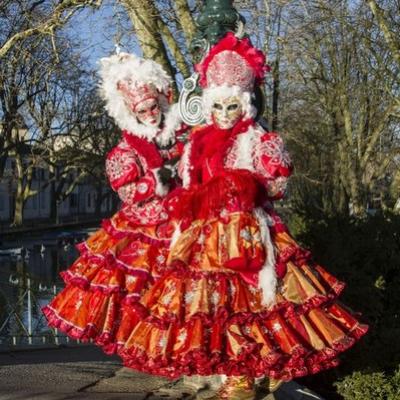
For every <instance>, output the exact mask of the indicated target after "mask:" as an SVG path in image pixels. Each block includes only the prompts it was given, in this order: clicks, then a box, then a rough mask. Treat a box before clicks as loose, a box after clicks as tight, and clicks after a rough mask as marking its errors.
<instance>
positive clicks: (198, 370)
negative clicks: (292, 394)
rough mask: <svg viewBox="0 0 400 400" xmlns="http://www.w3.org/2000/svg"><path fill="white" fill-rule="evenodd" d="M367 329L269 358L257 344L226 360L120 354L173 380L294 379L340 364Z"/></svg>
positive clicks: (204, 355) (204, 354) (203, 355)
mask: <svg viewBox="0 0 400 400" xmlns="http://www.w3.org/2000/svg"><path fill="white" fill-rule="evenodd" d="M367 331H368V328H367V327H366V326H364V325H359V326H358V327H357V329H355V330H353V331H352V332H350V334H349V335H348V336H345V337H344V338H343V339H341V340H340V341H338V342H336V343H334V344H333V345H332V347H329V348H325V349H323V350H320V351H307V350H306V349H305V348H303V347H301V346H300V345H299V346H298V347H297V348H296V349H295V350H294V351H293V352H292V354H284V353H280V352H279V351H278V350H274V351H272V352H271V353H270V354H268V356H266V357H262V356H261V355H260V353H258V354H257V351H258V350H257V349H258V348H259V346H257V345H255V346H250V347H248V348H246V349H244V351H243V352H242V353H241V354H240V356H239V357H237V358H235V359H226V358H225V359H224V356H223V354H221V353H220V352H212V353H210V352H209V351H207V350H204V349H196V350H193V351H190V352H188V353H187V354H185V355H184V356H181V357H176V358H168V357H166V356H165V355H160V356H157V357H155V358H151V357H149V356H148V353H147V352H146V351H144V350H141V349H139V348H130V349H126V348H124V347H120V349H119V351H118V354H119V355H120V356H121V357H122V359H123V361H124V365H125V366H126V367H129V368H133V369H135V370H138V371H141V372H145V373H150V374H153V375H160V376H164V377H167V378H170V379H177V378H179V377H181V376H183V375H186V376H190V375H215V374H224V375H228V376H239V375H246V376H249V377H255V378H259V377H263V376H270V377H272V378H275V379H281V380H284V381H290V380H292V379H296V378H300V377H303V376H306V375H311V374H316V373H318V372H321V371H323V370H326V369H329V368H333V367H336V366H337V365H338V364H339V360H338V359H337V357H338V356H339V354H340V353H342V352H344V351H346V350H348V349H349V348H350V347H352V346H353V345H354V344H355V343H356V342H357V340H358V339H360V338H361V337H362V336H363V335H364V334H365V333H366V332H367Z"/></svg>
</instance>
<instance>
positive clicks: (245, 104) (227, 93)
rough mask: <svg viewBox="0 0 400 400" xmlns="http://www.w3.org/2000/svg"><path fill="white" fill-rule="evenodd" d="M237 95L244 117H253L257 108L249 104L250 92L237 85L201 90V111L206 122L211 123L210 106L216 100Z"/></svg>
mask: <svg viewBox="0 0 400 400" xmlns="http://www.w3.org/2000/svg"><path fill="white" fill-rule="evenodd" d="M234 96H235V97H238V98H239V99H240V101H241V103H242V108H243V113H244V119H249V118H254V117H255V116H256V114H257V110H256V109H255V107H254V106H253V105H252V104H251V94H250V93H249V92H246V91H243V89H242V88H240V87H239V86H227V85H223V86H213V87H210V88H207V89H204V90H203V94H202V96H201V98H202V102H203V113H204V117H205V119H206V121H207V124H211V123H212V119H211V114H212V106H213V104H214V103H215V101H216V100H221V99H226V98H228V97H234Z"/></svg>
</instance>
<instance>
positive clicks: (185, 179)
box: [179, 142, 192, 189]
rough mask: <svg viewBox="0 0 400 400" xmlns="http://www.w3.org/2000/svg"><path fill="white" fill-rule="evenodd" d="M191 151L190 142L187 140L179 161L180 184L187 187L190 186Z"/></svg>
mask: <svg viewBox="0 0 400 400" xmlns="http://www.w3.org/2000/svg"><path fill="white" fill-rule="evenodd" d="M191 152H192V143H191V142H188V143H187V144H186V145H185V148H184V150H183V155H182V158H181V161H180V164H181V165H180V167H179V170H180V171H182V172H181V175H182V176H181V178H182V186H183V187H184V188H185V189H187V188H188V187H189V186H190V171H189V170H190V164H189V163H190V154H191Z"/></svg>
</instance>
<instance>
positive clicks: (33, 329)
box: [0, 274, 79, 347]
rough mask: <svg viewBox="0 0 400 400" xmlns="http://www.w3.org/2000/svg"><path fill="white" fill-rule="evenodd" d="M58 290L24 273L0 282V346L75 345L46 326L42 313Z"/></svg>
mask: <svg viewBox="0 0 400 400" xmlns="http://www.w3.org/2000/svg"><path fill="white" fill-rule="evenodd" d="M59 290H60V287H58V286H57V285H51V286H50V287H48V286H46V285H44V284H43V283H42V282H39V281H37V280H36V279H34V278H32V277H30V276H29V275H26V274H24V275H21V276H17V275H14V274H11V275H10V276H9V279H8V281H7V282H5V281H0V347H18V346H35V345H36V346H37V345H50V344H52V345H59V344H68V343H79V341H75V340H72V339H69V338H68V336H66V335H64V334H62V333H60V332H59V331H58V329H54V328H51V327H49V326H48V325H47V321H46V317H45V316H44V314H43V312H42V307H43V306H44V305H46V304H47V302H48V301H49V300H50V298H51V297H53V296H55V295H56V294H57V293H58V292H59Z"/></svg>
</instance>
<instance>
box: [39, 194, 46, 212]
mask: <svg viewBox="0 0 400 400" xmlns="http://www.w3.org/2000/svg"><path fill="white" fill-rule="evenodd" d="M46 207H47V193H46V191H44V190H42V191H41V192H40V208H41V209H42V210H44V209H46Z"/></svg>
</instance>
